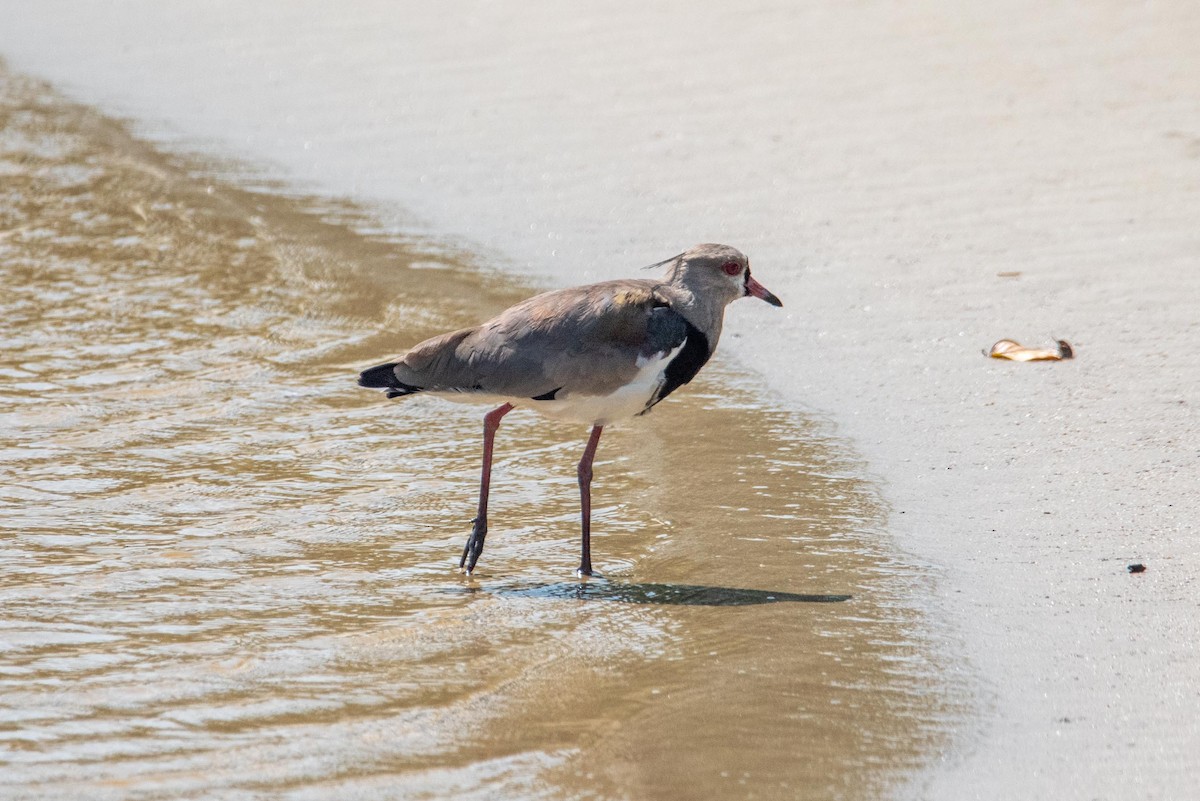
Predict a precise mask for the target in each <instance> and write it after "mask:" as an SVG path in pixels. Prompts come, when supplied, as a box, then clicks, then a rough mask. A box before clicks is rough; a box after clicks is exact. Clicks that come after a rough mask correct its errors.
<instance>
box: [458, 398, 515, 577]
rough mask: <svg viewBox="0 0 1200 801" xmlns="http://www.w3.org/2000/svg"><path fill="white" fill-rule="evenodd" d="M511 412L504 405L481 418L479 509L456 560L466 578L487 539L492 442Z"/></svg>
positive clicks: (507, 406)
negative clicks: (503, 419) (481, 473)
mask: <svg viewBox="0 0 1200 801" xmlns="http://www.w3.org/2000/svg"><path fill="white" fill-rule="evenodd" d="M512 410H513V405H512V404H511V403H506V404H504V405H503V406H500V407H499V408H496V409H493V410H492V411H490V412H488V413H487V414H485V415H484V416H483V476H482V477H481V478H480V480H479V509H478V510H476V512H475V519H474V520H472V521H471V522H472V523H473V524H474V525H473V526H472V527H471V536H470V537H468V538H467V546H466V547H465V548H463V554H462V559H460V560H458V566H459V567H460V568H465V569H466V571H467V575H468V576H469V575H471V571H473V570H474V569H475V563H476V562H478V561H479V555H480V554H481V553H483V540H484V538H485V537H487V504H488V488H489V486H490V485H491V483H492V440H494V439H495V438H496V429H498V428H499V427H500V418H501V417H503V416H504V415H506V414H508V413H509V412H511V411H512ZM468 557H469V558H470V559H469V561H468Z"/></svg>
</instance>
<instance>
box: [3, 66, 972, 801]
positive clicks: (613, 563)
mask: <svg viewBox="0 0 1200 801" xmlns="http://www.w3.org/2000/svg"><path fill="white" fill-rule="evenodd" d="M0 123H2V124H0V180H2V183H0V187H2V189H0V220H2V226H0V283H2V284H3V287H4V290H5V291H4V293H3V295H2V296H0V338H2V340H3V352H2V354H0V431H2V432H3V440H2V444H0V478H2V480H0V609H2V610H3V611H2V612H0V649H2V653H3V658H2V660H0V699H2V703H0V749H2V750H0V760H2V763H3V766H4V768H3V771H0V790H2V793H0V794H3V795H4V796H5V797H10V798H43V797H47V798H48V797H84V796H86V797H88V798H98V799H101V798H147V799H150V798H190V797H197V798H198V797H214V796H219V797H222V798H251V797H253V798H260V797H281V798H282V797H287V798H297V799H307V798H347V797H371V798H444V797H449V796H454V797H464V798H474V797H478V798H484V797H486V798H649V797H653V798H680V799H685V798H688V799H690V798H733V797H740V798H791V797H796V796H802V797H805V798H875V797H879V795H881V794H886V791H887V788H889V787H891V786H893V785H894V784H895V783H896V782H898V781H902V780H903V778H904V777H905V775H906V774H907V772H908V771H909V770H910V769H912V768H914V767H916V766H918V765H920V764H922V762H923V761H925V760H927V759H928V758H930V755H931V754H933V753H934V752H935V751H936V750H937V749H938V747H939V745H940V744H941V743H942V742H943V741H944V739H945V736H946V735H945V731H946V730H947V727H948V724H947V720H948V719H949V717H950V716H952V708H953V703H952V700H951V699H949V698H948V697H947V696H946V694H945V693H944V692H943V691H942V690H939V689H938V685H937V684H936V683H935V679H936V671H937V669H938V666H937V665H935V664H934V663H933V662H932V661H931V659H932V657H931V656H930V653H931V652H930V649H929V648H928V644H927V643H926V642H925V641H924V639H923V637H922V635H921V634H920V632H921V616H920V614H919V613H918V612H917V611H916V610H915V609H914V608H913V607H912V605H911V603H910V602H909V601H907V600H906V599H907V598H908V597H910V590H911V588H912V587H914V586H919V585H921V584H922V583H923V582H925V581H926V578H925V577H924V576H922V575H921V574H920V573H919V571H917V570H915V569H914V568H912V567H911V566H909V565H906V564H904V563H903V562H902V561H899V560H897V559H896V558H895V557H894V556H893V555H891V554H890V553H889V552H888V550H887V548H886V545H885V543H884V542H883V541H882V536H881V531H882V527H883V520H884V516H883V510H882V509H881V508H880V507H879V504H878V501H877V500H876V495H875V492H874V489H873V488H872V486H871V484H870V483H869V482H868V481H867V480H866V479H865V478H864V476H863V473H862V470H861V466H860V465H858V464H857V463H855V461H854V460H853V458H852V457H850V456H848V455H847V454H846V453H845V451H844V450H843V449H842V446H841V445H840V444H839V443H838V442H836V441H835V440H833V439H831V438H830V436H829V434H828V431H827V428H826V426H824V425H823V424H821V423H820V422H819V421H814V420H809V419H805V418H802V417H798V416H796V415H794V414H790V413H785V412H781V411H777V410H774V409H773V408H772V406H771V403H770V398H769V397H765V395H764V393H763V391H762V390H761V388H760V387H758V386H757V385H756V384H755V382H754V381H753V380H751V379H750V378H748V377H747V376H744V375H741V374H738V373H736V372H735V371H733V370H732V368H730V367H728V366H722V365H721V363H720V359H718V360H717V363H716V364H714V365H713V366H711V367H710V368H708V369H707V370H706V372H705V374H704V375H703V376H702V377H701V378H699V379H698V380H697V381H695V382H694V383H693V385H692V386H690V387H689V388H688V391H685V392H680V393H677V394H676V395H675V396H673V397H672V399H671V402H669V403H666V404H663V405H661V406H660V407H658V408H656V410H655V412H654V414H653V415H650V416H649V417H647V418H644V419H639V420H637V421H633V422H631V423H629V424H628V425H625V426H619V427H613V428H612V429H608V430H606V432H605V438H604V440H603V441H602V443H601V448H600V452H599V455H598V457H597V466H596V473H597V479H596V483H595V485H594V488H593V493H594V504H595V510H594V530H595V532H596V536H594V538H593V554H594V556H593V558H594V560H595V565H596V568H597V570H598V571H599V572H600V573H601V574H602V577H601V578H598V579H595V580H592V581H590V582H586V583H581V582H579V581H574V580H572V579H571V572H572V569H573V568H574V566H575V565H576V564H577V557H578V553H577V549H578V542H577V537H578V534H577V516H578V496H577V490H576V487H575V477H574V475H575V474H574V464H575V461H576V460H577V459H578V456H579V453H580V451H581V450H582V447H583V444H584V438H585V436H586V431H585V430H582V429H579V428H578V427H573V426H568V425H561V424H555V423H549V422H546V421H543V420H541V419H538V418H535V417H533V416H532V415H530V414H529V413H527V412H520V413H514V414H512V415H510V416H509V417H507V418H505V421H504V425H503V427H502V428H501V430H500V434H499V436H498V438H497V456H498V459H497V465H496V469H495V474H494V477H493V498H492V507H491V515H490V517H491V520H490V522H491V533H490V536H489V538H488V547H487V550H486V551H485V553H484V555H483V558H482V560H481V562H480V566H479V569H478V570H477V572H476V575H475V577H473V578H466V577H463V576H461V575H459V574H458V573H457V571H456V570H455V568H456V565H457V559H458V555H459V553H460V551H461V547H462V543H463V542H464V541H465V537H466V535H467V533H468V530H469V526H470V518H471V516H472V515H473V505H474V494H475V492H476V481H477V478H478V458H479V446H480V443H479V439H480V429H481V412H482V410H475V409H472V408H470V407H461V406H453V405H449V404H443V403H440V402H438V401H436V400H431V399H425V398H418V399H410V400H407V401H403V402H401V401H392V402H388V401H385V400H384V399H383V398H382V396H380V395H378V394H373V393H370V392H367V391H365V390H361V389H358V388H356V387H355V386H354V378H355V375H356V372H357V370H358V369H361V368H362V367H364V366H368V365H370V364H372V363H374V362H377V361H380V360H382V359H384V358H386V357H388V356H390V355H393V354H394V353H396V352H398V351H400V350H402V349H403V348H404V347H406V346H407V345H410V344H412V343H414V342H416V341H418V340H420V339H422V338H424V337H425V336H428V335H430V334H432V333H436V332H437V331H439V330H444V329H446V328H449V327H453V326H458V325H465V324H469V323H470V322H472V321H475V320H478V319H479V318H480V317H482V316H483V315H486V314H489V313H491V312H494V311H496V310H498V309H500V308H503V307H504V306H505V305H507V304H508V303H510V302H512V301H514V300H516V299H518V298H520V297H523V296H524V295H526V294H527V293H528V291H529V290H528V288H523V287H518V286H514V285H513V284H512V283H511V282H510V281H507V280H505V279H503V278H502V277H501V276H498V275H496V274H493V273H489V272H487V271H486V270H481V269H478V266H477V265H474V264H473V262H472V258H471V257H470V255H469V254H463V253H459V252H456V251H454V250H453V249H450V248H446V247H443V246H439V245H438V243H435V242H430V241H426V240H409V239H401V238H397V237H395V236H382V235H379V234H377V233H372V223H371V220H370V217H369V215H366V214H363V213H360V212H358V211H356V210H355V209H353V208H352V207H350V206H348V205H347V206H341V205H338V204H332V203H328V202H318V201H314V200H311V199H303V198H288V197H285V196H283V195H282V194H279V193H270V192H266V191H259V192H255V193H250V192H247V191H243V190H239V189H237V188H235V187H233V186H231V185H229V184H228V183H222V182H220V181H217V180H215V179H214V178H212V177H211V176H212V175H213V174H214V169H207V168H204V167H203V166H202V165H198V164H195V163H190V164H188V163H184V162H182V161H181V160H179V159H177V158H170V157H166V156H163V155H162V154H159V153H156V152H154V151H152V150H150V149H149V148H147V147H146V146H144V145H142V144H140V143H138V142H136V141H134V140H132V139H130V138H129V137H128V136H127V135H126V134H125V133H124V132H123V130H122V129H121V128H120V127H119V126H118V125H115V124H114V123H111V122H109V121H106V120H104V119H102V118H99V117H97V116H96V115H94V114H92V113H90V112H88V111H86V110H84V109H80V108H78V107H75V106H72V105H70V104H67V103H64V102H63V101H62V100H61V99H60V98H58V97H56V96H55V95H54V94H53V93H52V92H50V91H49V90H47V89H46V88H45V87H43V86H40V85H37V84H34V83H30V82H27V81H24V80H22V79H19V78H14V77H12V76H6V75H4V74H3V73H0ZM221 169H228V165H223V166H222V167H221ZM785 302H786V298H785Z"/></svg>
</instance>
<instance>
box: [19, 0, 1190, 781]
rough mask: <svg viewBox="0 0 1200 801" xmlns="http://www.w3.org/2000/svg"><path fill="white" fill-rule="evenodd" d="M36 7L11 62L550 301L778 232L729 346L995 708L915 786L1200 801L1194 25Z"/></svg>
mask: <svg viewBox="0 0 1200 801" xmlns="http://www.w3.org/2000/svg"><path fill="white" fill-rule="evenodd" d="M9 8H10V11H9V13H7V14H6V17H5V19H6V25H5V26H4V28H3V29H2V30H0V51H2V52H4V53H6V54H7V55H9V56H10V57H11V58H13V59H14V60H15V61H16V63H17V64H18V65H19V66H20V67H21V68H23V69H27V70H30V71H32V72H36V73H37V74H41V75H45V76H47V77H50V78H53V79H54V80H56V82H58V83H59V84H60V85H61V86H63V87H65V88H66V89H67V90H68V91H70V92H71V93H73V94H74V95H75V96H76V97H80V98H82V99H84V100H86V101H87V102H90V103H97V104H99V105H100V106H101V107H103V108H104V109H106V110H108V111H110V112H113V113H118V114H123V115H127V116H130V117H134V118H136V119H137V120H138V121H139V128H138V130H139V131H141V132H142V133H144V134H145V135H147V136H151V137H152V138H153V139H154V140H155V141H157V142H160V143H165V144H167V145H169V146H172V147H182V148H184V149H188V150H203V151H208V152H214V153H218V154H222V155H233V156H235V157H241V158H243V159H244V160H245V161H247V162H250V163H253V164H256V165H261V168H262V170H263V173H264V174H265V175H267V176H270V177H275V178H280V177H282V178H285V179H286V181H287V182H288V184H289V185H291V186H293V187H305V188H308V187H312V188H316V189H318V190H319V191H321V192H323V193H325V194H326V195H331V196H343V195H345V196H352V197H354V198H357V199H360V200H362V201H364V202H367V203H368V204H369V205H370V208H371V209H372V214H373V215H375V217H374V219H375V220H376V221H377V224H378V225H380V226H382V227H383V228H385V229H387V230H390V231H393V232H395V231H401V232H413V231H423V232H425V233H430V232H432V233H434V234H436V235H437V236H438V237H442V239H441V240H440V241H446V238H449V239H450V241H454V242H456V243H460V244H462V245H463V246H464V249H465V250H468V251H470V252H473V253H476V254H480V255H479V258H478V262H479V263H480V264H485V265H488V266H490V267H498V268H502V269H505V270H508V271H512V272H516V273H521V274H523V275H524V276H526V277H527V278H528V279H529V280H531V281H532V282H534V283H536V284H538V285H539V286H553V285H560V284H567V283H573V282H576V281H578V280H581V279H584V278H607V277H612V276H616V275H623V274H627V273H628V270H629V268H630V266H631V265H636V264H642V263H647V262H649V261H653V260H657V259H658V258H662V257H663V256H665V255H667V254H669V253H672V252H676V251H677V250H679V249H681V248H682V247H686V246H687V245H690V244H692V243H693V242H696V241H704V240H718V241H727V242H730V243H732V244H735V245H738V246H739V247H741V248H743V249H744V250H746V251H747V252H748V253H749V254H750V256H751V258H752V259H753V261H754V265H755V271H756V274H757V275H759V276H760V277H761V278H762V279H763V281H764V282H765V283H766V285H767V286H769V287H771V288H772V290H774V291H775V292H776V293H777V294H779V295H780V296H781V297H783V299H784V300H785V302H786V303H787V306H786V307H785V309H784V311H785V312H786V317H785V320H786V322H785V323H781V322H780V318H779V316H778V315H776V314H774V310H770V309H765V308H763V309H754V308H742V307H734V309H732V310H731V314H730V321H729V325H728V327H727V339H726V341H724V342H723V343H722V348H723V350H724V352H725V354H727V355H732V356H735V357H736V358H737V360H738V361H739V363H740V364H742V365H745V366H748V367H750V368H752V369H753V370H754V371H756V375H757V376H759V380H761V381H762V382H763V383H764V384H765V385H766V386H767V388H768V389H769V390H770V391H771V392H773V393H776V397H777V398H778V399H779V400H780V401H781V402H782V403H784V404H786V405H787V406H788V407H790V408H792V409H795V410H801V411H806V412H809V413H811V414H813V415H815V416H817V417H818V418H820V419H822V420H827V421H828V422H830V423H831V424H832V425H833V426H834V430H835V431H836V432H837V434H838V435H839V436H843V435H844V436H845V437H847V438H848V439H849V440H850V441H851V442H852V443H853V445H854V447H855V449H856V450H857V452H858V453H860V454H861V455H862V458H863V460H864V461H865V470H866V474H867V475H870V476H873V477H876V478H877V480H878V481H879V482H880V487H881V491H882V499H883V501H884V502H885V503H884V510H885V511H884V513H885V514H886V515H887V523H886V527H885V528H886V531H885V533H884V536H885V538H886V539H885V540H884V542H885V544H886V543H887V542H889V541H890V542H891V543H894V544H895V545H896V546H898V547H899V548H900V549H901V550H902V551H903V552H905V553H908V554H910V555H911V558H912V559H914V560H915V561H916V562H917V563H918V564H921V565H925V566H927V567H928V568H929V569H930V570H931V571H932V574H933V575H934V576H935V578H936V582H935V584H934V585H932V586H931V587H927V588H926V589H927V590H928V592H925V593H924V594H920V593H919V594H918V595H915V596H913V599H912V600H914V602H915V603H917V604H918V605H919V606H920V607H921V608H922V609H924V610H925V611H926V613H927V615H928V617H927V620H928V621H930V623H931V628H930V629H929V630H928V631H929V633H930V636H931V637H932V638H933V639H934V640H935V641H937V642H938V645H939V649H940V650H941V651H942V652H948V653H951V654H954V655H955V657H954V659H953V660H952V661H951V662H950V664H948V665H946V666H945V667H946V672H945V673H944V676H945V678H946V680H947V681H953V680H955V679H956V678H959V677H962V678H965V679H966V680H967V681H968V682H969V684H970V685H971V686H972V687H973V691H974V702H973V713H972V715H971V716H970V717H969V718H968V719H966V720H965V721H964V722H963V723H962V724H961V726H960V727H959V729H958V731H957V732H956V734H957V736H956V738H955V739H954V740H953V741H952V742H953V744H952V746H951V747H950V748H949V749H948V750H947V751H945V752H944V753H942V754H941V756H940V757H939V758H937V759H935V760H934V761H932V762H931V763H930V764H929V765H928V766H927V767H928V769H927V770H926V771H925V772H919V773H918V774H917V775H916V776H915V777H914V778H913V779H912V784H910V785H908V786H907V787H902V788H899V789H897V790H896V792H897V793H898V794H901V795H911V796H912V797H919V798H947V799H960V798H972V797H978V798H989V797H1015V796H1019V797H1029V798H1033V797H1059V798H1079V799H1091V798H1107V797H1119V798H1124V797H1147V798H1177V797H1190V796H1195V795H1200V770H1197V768H1196V763H1195V760H1194V758H1193V757H1192V754H1193V753H1195V752H1196V751H1197V750H1200V726H1198V725H1197V721H1200V690H1198V687H1197V682H1198V681H1200V679H1198V678H1197V677H1198V676H1200V669H1198V668H1197V662H1198V657H1197V653H1196V647H1195V645H1194V643H1196V642H1197V641H1200V630H1197V626H1198V625H1200V623H1198V618H1197V617H1196V616H1195V615H1194V614H1193V611H1194V607H1195V592H1194V587H1195V586H1196V581H1197V567H1196V565H1197V550H1196V545H1195V538H1194V535H1193V533H1194V531H1195V528H1196V513H1195V504H1194V503H1193V502H1192V500H1191V499H1192V498H1193V496H1194V494H1195V490H1194V483H1195V479H1194V477H1195V475H1196V468H1197V459H1198V456H1200V455H1198V454H1197V451H1196V448H1195V445H1194V443H1195V442H1196V441H1198V440H1200V430H1198V428H1200V425H1198V422H1197V417H1196V414H1195V411H1194V407H1195V398H1196V397H1197V395H1198V394H1200V392H1198V391H1200V364H1198V360H1200V355H1198V354H1197V351H1196V349H1195V348H1194V341H1195V337H1196V331H1197V317H1196V311H1195V310H1196V308H1197V307H1198V305H1200V268H1198V265H1197V253H1200V238H1198V237H1200V234H1198V233H1197V231H1198V230H1200V229H1197V227H1196V224H1195V221H1196V220H1197V219H1200V108H1198V106H1197V93H1196V77H1195V76H1196V75H1197V74H1200V63H1198V59H1200V49H1197V48H1196V47H1195V42H1196V41H1197V40H1198V39H1200V14H1198V13H1197V11H1196V7H1195V5H1194V4H1191V3H1182V2H1166V3H1155V4H1149V5H1147V4H1142V5H1138V6H1129V5H1127V4H1121V3H1115V2H1099V3H1094V4H1088V5H1086V6H1079V5H1078V4H1072V3H1050V4H1046V3H1031V2H1028V0H1002V1H1001V2H996V3H989V4H986V5H984V6H978V7H971V8H965V7H963V6H962V5H961V4H957V3H949V2H944V1H938V0H925V1H924V2H917V3H908V4H903V5H899V4H896V5H893V4H887V3H875V4H867V5H862V4H829V5H820V4H816V5H812V4H810V5H807V6H803V7H795V6H794V5H793V4H777V3H771V2H761V3H752V4H749V5H747V4H741V5H738V6H727V5H724V4H696V3H686V4H685V3H677V4H672V3H665V4H655V5H654V6H653V7H646V6H645V5H644V4H635V3H625V2H612V3H606V4H604V5H603V6H597V7H595V8H594V10H593V13H591V14H585V15H581V14H580V13H579V12H578V10H576V9H559V8H558V7H553V6H551V7H545V8H535V9H523V11H522V13H520V14H515V13H512V9H511V8H510V7H508V6H507V5H505V4H495V3H476V2H459V3H453V4H450V5H444V6H439V12H438V13H415V12H413V11H412V10H411V9H406V13H404V14H397V13H395V9H394V6H392V5H391V4H386V3H379V2H372V1H371V0H361V1H360V2H354V3H348V4H344V5H343V6H342V7H341V12H340V13H339V14H338V15H337V17H336V18H330V17H329V16H328V15H326V14H324V13H321V9H320V7H319V6H316V5H312V4H305V3H257V4H252V5H251V4H236V3H232V2H228V3H215V4H205V5H204V6H203V7H201V6H199V5H197V6H193V7H190V8H181V7H180V6H179V5H171V6H165V5H162V4H155V3H149V2H133V1H132V0H131V2H127V3H125V4H123V5H122V6H120V9H119V11H114V9H113V8H109V7H96V8H90V9H83V8H81V7H80V6H79V5H78V4H74V3H56V2H45V3H39V4H38V5H37V7H36V8H31V7H29V6H28V5H27V4H9ZM548 65H549V66H548ZM243 179H244V178H243ZM1052 336H1060V337H1065V338H1067V339H1068V340H1070V341H1072V343H1074V344H1075V345H1076V348H1077V351H1078V354H1079V355H1078V358H1077V359H1076V360H1075V361H1074V362H1071V363H1061V364H1054V365H1013V364H1003V363H1000V362H993V361H989V360H987V359H984V358H983V357H982V356H980V351H981V350H983V349H985V348H987V347H988V346H990V345H991V343H992V342H994V341H996V340H997V339H1000V338H1002V337H1012V338H1016V339H1018V340H1021V341H1023V342H1026V343H1028V344H1035V343H1037V342H1038V341H1045V340H1048V339H1049V338H1050V337H1052ZM754 386H757V385H754ZM1133 562H1142V563H1145V564H1146V565H1148V566H1149V569H1148V570H1147V572H1145V573H1142V574H1139V575H1131V574H1129V573H1128V572H1126V569H1125V568H1126V565H1127V564H1130V563H1133ZM947 626H948V627H949V629H950V630H951V631H952V632H953V633H952V634H951V635H947V634H946V631H947Z"/></svg>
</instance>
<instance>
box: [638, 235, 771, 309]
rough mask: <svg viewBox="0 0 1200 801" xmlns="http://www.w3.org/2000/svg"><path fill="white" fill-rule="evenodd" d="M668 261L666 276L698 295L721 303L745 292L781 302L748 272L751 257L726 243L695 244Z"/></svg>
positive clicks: (741, 295)
mask: <svg viewBox="0 0 1200 801" xmlns="http://www.w3.org/2000/svg"><path fill="white" fill-rule="evenodd" d="M667 262H669V263H670V264H671V267H670V272H669V273H668V275H667V280H669V281H670V282H671V283H672V284H676V285H677V286H680V287H683V288H684V289H687V290H688V291H689V292H691V293H692V294H693V295H695V296H697V297H702V298H706V299H708V300H710V301H717V302H719V303H720V304H721V305H722V306H724V305H725V304H727V303H731V302H733V301H735V300H737V299H738V298H744V297H747V296H749V297H755V298H759V299H760V300H765V301H766V302H767V303H770V304H771V305H772V306H782V305H783V302H782V301H781V300H780V299H779V298H777V297H775V295H774V294H772V293H771V292H770V290H768V289H767V288H766V287H765V286H763V285H762V284H760V283H758V281H756V280H754V278H752V277H751V276H750V260H749V259H747V258H746V255H745V254H744V253H742V252H741V251H740V250H738V249H736V248H731V247H729V245H714V244H708V245H696V246H695V247H693V248H690V249H688V250H686V251H684V252H683V253H680V254H679V255H678V256H675V257H673V258H671V259H668V260H667ZM660 263H662V262H660Z"/></svg>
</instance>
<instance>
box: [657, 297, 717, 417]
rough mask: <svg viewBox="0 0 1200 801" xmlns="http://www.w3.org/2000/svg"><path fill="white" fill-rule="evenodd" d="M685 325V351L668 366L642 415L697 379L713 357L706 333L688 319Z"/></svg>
mask: <svg viewBox="0 0 1200 801" xmlns="http://www.w3.org/2000/svg"><path fill="white" fill-rule="evenodd" d="M684 323H685V324H686V325H687V336H686V337H685V338H684V340H683V349H682V350H680V351H679V353H677V354H676V355H675V358H674V359H672V360H671V363H670V364H668V365H667V369H666V370H665V371H664V373H663V383H662V386H661V387H660V388H659V390H658V392H657V393H656V394H655V396H654V397H653V398H652V399H651V400H650V402H649V403H647V404H646V409H645V411H643V412H642V414H645V413H646V412H648V411H650V409H651V407H653V406H654V404H656V403H658V402H659V401H660V400H662V399H663V398H665V397H667V396H668V395H670V394H671V393H672V392H674V391H675V390H677V389H679V388H680V387H682V386H683V385H684V384H686V383H688V382H689V381H691V380H692V379H693V378H695V377H696V373H698V372H700V368H701V367H703V366H704V365H705V363H706V362H707V361H708V357H709V356H711V355H712V354H711V353H710V352H709V350H708V337H706V336H704V332H702V331H701V330H700V329H699V328H697V327H696V326H694V325H692V324H691V323H690V322H688V321H687V320H686V319H684Z"/></svg>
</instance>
